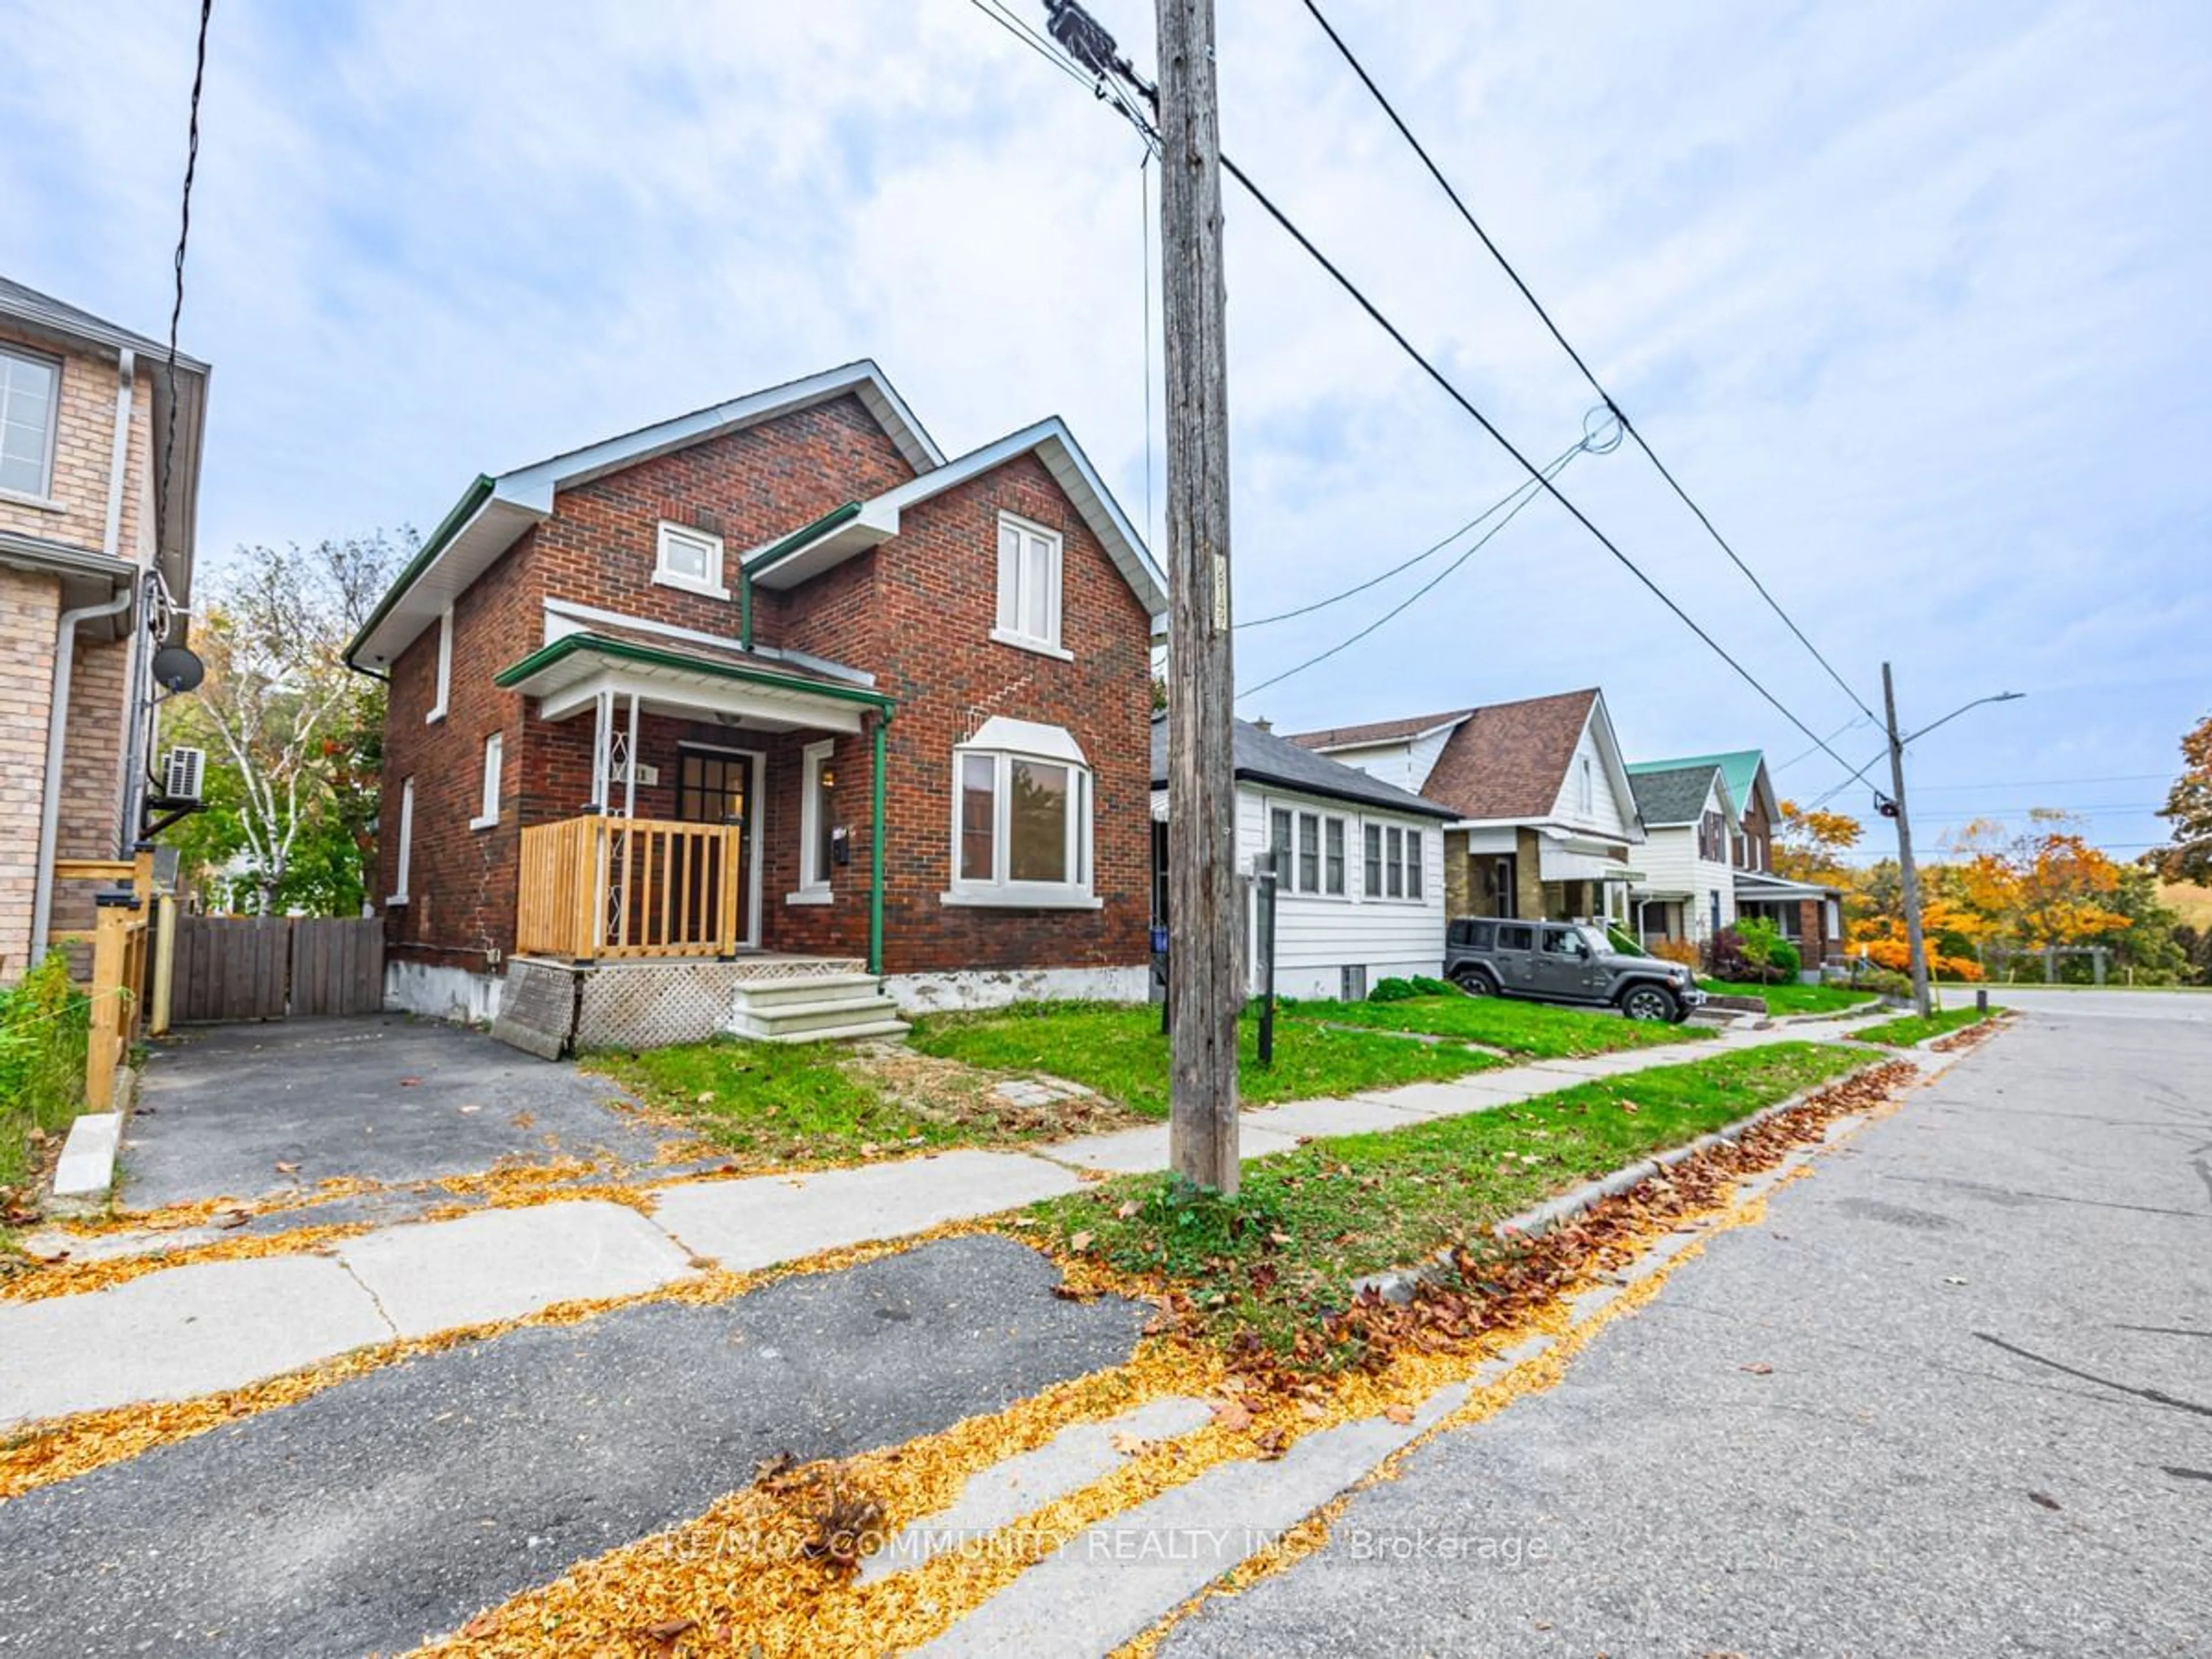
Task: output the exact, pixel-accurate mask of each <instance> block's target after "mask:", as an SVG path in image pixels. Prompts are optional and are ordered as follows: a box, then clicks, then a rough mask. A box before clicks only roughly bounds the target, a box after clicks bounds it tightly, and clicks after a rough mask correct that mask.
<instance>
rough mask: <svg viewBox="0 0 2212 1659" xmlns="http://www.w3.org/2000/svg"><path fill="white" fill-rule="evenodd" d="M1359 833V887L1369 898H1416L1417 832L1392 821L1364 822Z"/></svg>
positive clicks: (1418, 890)
mask: <svg viewBox="0 0 2212 1659" xmlns="http://www.w3.org/2000/svg"><path fill="white" fill-rule="evenodd" d="M1361 832H1362V833H1361V839H1360V851H1361V852H1362V854H1364V858H1363V860H1362V863H1363V866H1364V868H1363V871H1362V878H1363V879H1362V881H1361V890H1362V891H1363V892H1364V893H1365V894H1366V896H1368V897H1369V898H1371V899H1382V898H1391V899H1418V898H1419V897H1420V896H1421V892H1422V888H1421V880H1422V876H1421V856H1422V842H1423V839H1424V837H1423V836H1422V834H1421V832H1420V831H1419V829H1406V828H1404V827H1403V826H1401V825H1399V824H1395V823H1390V824H1384V823H1369V824H1364V825H1362V826H1361Z"/></svg>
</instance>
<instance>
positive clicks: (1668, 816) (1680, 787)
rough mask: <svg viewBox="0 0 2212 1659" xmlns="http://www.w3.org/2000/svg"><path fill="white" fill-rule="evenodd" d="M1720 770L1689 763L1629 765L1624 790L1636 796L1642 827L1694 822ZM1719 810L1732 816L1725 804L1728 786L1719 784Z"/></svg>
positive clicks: (1725, 782)
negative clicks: (1662, 766) (1662, 765)
mask: <svg viewBox="0 0 2212 1659" xmlns="http://www.w3.org/2000/svg"><path fill="white" fill-rule="evenodd" d="M1720 770H1721V769H1720V768H1719V767H1718V766H1716V765H1714V764H1713V763H1711V762H1709V761H1708V762H1702V763H1699V762H1692V763H1690V764H1689V765H1686V766H1669V767H1666V768H1663V769H1662V768H1659V767H1654V766H1632V767H1630V768H1628V769H1627V771H1628V787H1629V789H1630V791H1631V792H1632V793H1633V794H1634V795H1635V797H1636V811H1637V815H1638V817H1641V818H1642V819H1643V820H1644V824H1645V825H1646V827H1648V828H1654V829H1656V828H1657V827H1659V826H1661V825H1662V824H1678V823H1696V822H1697V821H1698V820H1699V818H1701V817H1704V816H1705V800H1706V798H1707V797H1708V796H1710V795H1711V793H1712V792H1713V780H1714V778H1715V777H1717V776H1719V775H1720ZM1721 791H1722V801H1723V811H1726V812H1728V813H1729V816H1731V817H1733V816H1734V811H1733V807H1732V805H1729V797H1728V793H1727V791H1728V784H1727V781H1726V780H1725V779H1724V778H1723V781H1722V784H1721Z"/></svg>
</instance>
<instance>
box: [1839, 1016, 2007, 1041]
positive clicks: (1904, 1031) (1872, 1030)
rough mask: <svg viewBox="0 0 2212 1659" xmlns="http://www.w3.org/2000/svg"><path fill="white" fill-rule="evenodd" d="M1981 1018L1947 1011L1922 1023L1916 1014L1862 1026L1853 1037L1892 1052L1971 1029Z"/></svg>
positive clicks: (1929, 1017) (1923, 1020)
mask: <svg viewBox="0 0 2212 1659" xmlns="http://www.w3.org/2000/svg"><path fill="white" fill-rule="evenodd" d="M1981 1018H1982V1016H1981V1015H1980V1014H1978V1013H1977V1012H1975V1011H1974V1010H1973V1009H1972V1008H1945V1009H1941V1010H1939V1011H1937V1012H1935V1013H1932V1014H1930V1015H1929V1016H1928V1018H1925V1019H1923V1018H1920V1016H1919V1015H1917V1014H1906V1015H1905V1016H1904V1017H1903V1018H1899V1019H1886V1020H1884V1021H1882V1023H1881V1024H1879V1025H1868V1026H1863V1027H1862V1028H1861V1029H1860V1030H1856V1031H1854V1032H1852V1033H1851V1036H1853V1037H1854V1038H1856V1039H1857V1041H1859V1042H1879V1043H1881V1044H1882V1045H1883V1046H1884V1047H1886V1048H1911V1046H1912V1045H1913V1044H1914V1043H1916V1042H1926V1041H1927V1040H1928V1039H1929V1037H1934V1036H1943V1035H1944V1034H1945V1033H1946V1032H1948V1031H1956V1030H1960V1029H1961V1028H1963V1027H1965V1026H1968V1025H1973V1024H1978V1023H1979V1022H1980V1020H1981Z"/></svg>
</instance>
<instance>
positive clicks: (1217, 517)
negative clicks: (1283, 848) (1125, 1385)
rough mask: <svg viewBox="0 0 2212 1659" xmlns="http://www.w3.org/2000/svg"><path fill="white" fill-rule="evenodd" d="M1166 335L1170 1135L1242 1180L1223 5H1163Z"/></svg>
mask: <svg viewBox="0 0 2212 1659" xmlns="http://www.w3.org/2000/svg"><path fill="white" fill-rule="evenodd" d="M1158 21H1159V50H1160V84H1159V127H1160V264H1161V273H1162V278H1163V280H1162V284H1161V289H1162V297H1163V301H1164V304H1163V307H1162V313H1161V315H1162V320H1163V323H1164V329H1165V333H1166V376H1165V379H1166V392H1167V398H1166V415H1167V565H1168V591H1169V629H1168V801H1169V805H1170V810H1169V815H1168V923H1169V929H1170V937H1169V945H1168V960H1169V963H1170V973H1169V979H1168V996H1169V998H1170V1001H1171V1003H1172V1018H1173V1026H1172V1030H1171V1033H1170V1039H1169V1042H1170V1103H1171V1109H1172V1119H1171V1122H1170V1131H1169V1143H1168V1144H1169V1150H1170V1161H1171V1162H1172V1163H1173V1164H1174V1166H1175V1170H1176V1173H1177V1174H1178V1175H1180V1176H1183V1177H1184V1178H1186V1179H1187V1180H1189V1181H1191V1182H1195V1183H1196V1184H1198V1185H1199V1186H1201V1187H1211V1188H1214V1189H1215V1190H1217V1191H1218V1192H1219V1193H1221V1194H1223V1195H1224V1196H1227V1197H1234V1196H1235V1195H1236V1192H1237V1013H1238V1011H1239V1010H1240V1009H1241V1008H1242V1007H1243V1002H1244V988H1245V987H1243V986H1242V985H1240V984H1238V983H1237V954H1238V953H1237V930H1238V928H1239V927H1241V926H1242V923H1243V904H1242V902H1241V900H1242V896H1243V893H1242V887H1241V885H1240V884H1239V882H1238V879H1237V832H1236V781H1235V776H1234V764H1233V762H1232V759H1231V744H1232V742H1233V740H1234V738H1233V733H1234V728H1233V725H1232V720H1231V712H1232V711H1231V702H1232V699H1233V697H1234V695H1235V690H1234V687H1235V681H1234V678H1233V677H1232V671H1231V658H1230V649H1229V592H1230V590H1229V399H1228V375H1229V353H1228V343H1227V337H1226V333H1225V310H1226V289H1225V283H1224V280H1223V276H1222V266H1221V128H1220V111H1219V107H1218V104H1217V102H1216V100H1215V86H1214V72H1213V70H1214V64H1213V0H1158Z"/></svg>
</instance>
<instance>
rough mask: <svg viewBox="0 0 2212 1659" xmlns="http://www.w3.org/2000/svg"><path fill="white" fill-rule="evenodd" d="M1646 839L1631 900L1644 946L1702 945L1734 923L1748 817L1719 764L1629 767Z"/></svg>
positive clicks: (1633, 922)
mask: <svg viewBox="0 0 2212 1659" xmlns="http://www.w3.org/2000/svg"><path fill="white" fill-rule="evenodd" d="M1628 781H1629V786H1630V787H1631V788H1632V790H1633V791H1634V792H1635V795H1636V810H1637V811H1638V814H1639V815H1640V816H1641V817H1643V819H1644V848H1643V850H1642V852H1641V853H1640V854H1638V860H1637V862H1638V863H1639V864H1641V865H1642V866H1644V879H1643V880H1642V881H1640V882H1638V884H1636V886H1635V887H1634V888H1633V889H1632V891H1631V893H1630V895H1629V909H1630V925H1631V928H1632V931H1633V932H1634V933H1635V934H1636V936H1637V938H1638V939H1640V940H1641V941H1642V942H1643V943H1644V945H1653V944H1656V943H1657V942H1659V941H1660V940H1662V939H1678V940H1682V941H1686V942H1687V943H1691V944H1699V945H1701V944H1703V943H1704V942H1705V940H1707V939H1711V937H1712V936H1713V935H1714V934H1715V933H1718V932H1719V931H1720V930H1721V929H1722V928H1723V927H1730V926H1732V925H1734V923H1735V882H1736V874H1737V872H1736V869H1735V864H1734V862H1733V861H1732V859H1731V857H1730V852H1729V849H1730V848H1732V847H1733V846H1735V843H1736V841H1737V838H1738V837H1740V836H1741V835H1742V833H1743V817H1742V814H1741V812H1740V811H1738V810H1737V808H1736V805H1735V796H1734V795H1732V794H1731V793H1729V785H1728V775H1727V773H1726V771H1725V770H1723V768H1722V766H1721V764H1720V763H1719V762H1718V761H1716V760H1696V761H1685V762H1680V763H1671V762H1663V761H1662V762H1658V763H1646V764H1641V765H1633V766H1631V767H1630V768H1629V769H1628Z"/></svg>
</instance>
